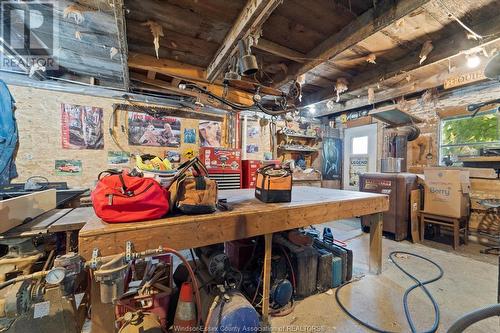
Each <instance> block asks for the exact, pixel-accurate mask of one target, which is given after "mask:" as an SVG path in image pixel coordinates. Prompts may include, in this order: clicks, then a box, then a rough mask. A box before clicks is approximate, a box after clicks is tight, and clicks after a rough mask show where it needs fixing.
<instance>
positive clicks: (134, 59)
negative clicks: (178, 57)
mask: <svg viewBox="0 0 500 333" xmlns="http://www.w3.org/2000/svg"><path fill="white" fill-rule="evenodd" d="M128 66H129V67H130V68H137V69H141V70H145V71H151V72H155V73H161V74H164V75H168V76H172V77H177V78H181V79H186V80H198V81H205V77H206V75H205V73H206V72H205V69H203V68H201V67H197V66H193V65H187V64H184V63H182V62H178V61H175V60H170V59H163V58H162V59H156V58H155V57H153V56H149V55H145V54H140V53H134V52H131V53H130V54H129V58H128Z"/></svg>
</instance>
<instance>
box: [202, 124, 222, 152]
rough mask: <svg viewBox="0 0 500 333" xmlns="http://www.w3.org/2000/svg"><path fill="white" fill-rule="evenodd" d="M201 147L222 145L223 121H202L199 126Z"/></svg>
mask: <svg viewBox="0 0 500 333" xmlns="http://www.w3.org/2000/svg"><path fill="white" fill-rule="evenodd" d="M198 132H199V133H200V146H201V147H221V146H222V144H221V141H222V123H220V122H218V121H200V125H199V128H198Z"/></svg>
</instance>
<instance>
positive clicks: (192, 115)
mask: <svg viewBox="0 0 500 333" xmlns="http://www.w3.org/2000/svg"><path fill="white" fill-rule="evenodd" d="M141 107H142V105H131V104H113V108H115V109H117V110H121V111H128V112H141V111H143V110H144V108H147V109H149V110H157V111H161V112H162V113H165V114H168V115H169V116H171V117H179V118H189V119H201V120H210V121H222V120H223V119H224V115H223V114H220V115H216V114H208V113H203V112H198V111H191V110H190V109H188V110H183V109H181V108H176V107H161V106H149V105H144V108H141Z"/></svg>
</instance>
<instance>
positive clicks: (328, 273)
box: [317, 249, 333, 292]
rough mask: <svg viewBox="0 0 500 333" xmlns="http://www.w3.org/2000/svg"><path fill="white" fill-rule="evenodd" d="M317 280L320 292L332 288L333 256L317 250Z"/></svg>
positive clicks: (325, 251)
mask: <svg viewBox="0 0 500 333" xmlns="http://www.w3.org/2000/svg"><path fill="white" fill-rule="evenodd" d="M318 253H319V256H318V278H317V285H318V290H319V291H320V292H323V291H326V290H328V289H331V288H332V281H333V275H332V274H333V254H332V253H331V252H328V251H327V250H324V249H318Z"/></svg>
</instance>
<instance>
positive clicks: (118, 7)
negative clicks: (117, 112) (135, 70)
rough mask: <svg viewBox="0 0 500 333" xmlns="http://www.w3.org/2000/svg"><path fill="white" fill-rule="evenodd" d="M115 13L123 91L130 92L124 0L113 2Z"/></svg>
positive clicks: (114, 0)
mask: <svg viewBox="0 0 500 333" xmlns="http://www.w3.org/2000/svg"><path fill="white" fill-rule="evenodd" d="M113 13H114V15H115V22H116V29H117V32H118V46H119V48H120V49H119V50H118V51H119V53H120V56H121V64H122V72H123V74H122V77H123V89H125V91H129V89H130V79H129V72H128V45H127V23H126V21H125V6H124V4H123V0H113Z"/></svg>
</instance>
